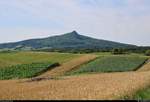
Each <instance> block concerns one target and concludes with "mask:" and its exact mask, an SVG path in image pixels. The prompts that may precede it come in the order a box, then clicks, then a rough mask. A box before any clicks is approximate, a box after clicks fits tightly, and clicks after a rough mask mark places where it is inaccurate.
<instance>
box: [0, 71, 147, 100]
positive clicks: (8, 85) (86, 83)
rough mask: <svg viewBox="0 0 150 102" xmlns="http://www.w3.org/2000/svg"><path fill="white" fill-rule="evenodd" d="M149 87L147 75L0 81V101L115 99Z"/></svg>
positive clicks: (133, 73) (99, 75)
mask: <svg viewBox="0 0 150 102" xmlns="http://www.w3.org/2000/svg"><path fill="white" fill-rule="evenodd" d="M149 84H150V72H122V73H105V74H91V75H81V76H69V77H64V78H63V79H52V80H43V81H37V82H36V81H33V82H22V80H11V81H7V80H6V81H0V90H1V91H0V99H15V100H16V99H17V100H25V99H29V100H34V99H37V100H47V99H65V100H66V99H82V100H85V99H118V98H119V97H121V96H125V95H127V94H133V93H134V92H136V91H137V90H138V89H141V88H143V87H146V86H147V85H149Z"/></svg>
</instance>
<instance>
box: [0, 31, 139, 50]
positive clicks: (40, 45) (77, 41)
mask: <svg viewBox="0 0 150 102" xmlns="http://www.w3.org/2000/svg"><path fill="white" fill-rule="evenodd" d="M132 47H136V46H135V45H130V44H124V43H118V42H113V41H108V40H102V39H95V38H91V37H87V36H83V35H80V34H79V33H77V32H76V31H73V32H70V33H66V34H63V35H60V36H52V37H47V38H41V39H30V40H24V41H19V42H13V43H3V44H0V49H4V48H8V49H24V48H26V49H94V48H96V49H105V48H132Z"/></svg>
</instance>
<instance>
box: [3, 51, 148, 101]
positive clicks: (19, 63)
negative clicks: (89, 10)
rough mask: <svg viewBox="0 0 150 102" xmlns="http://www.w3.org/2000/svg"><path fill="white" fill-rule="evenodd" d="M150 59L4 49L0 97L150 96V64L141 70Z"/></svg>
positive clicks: (125, 55) (103, 97)
mask: <svg viewBox="0 0 150 102" xmlns="http://www.w3.org/2000/svg"><path fill="white" fill-rule="evenodd" d="M148 59H149V57H148V56H144V55H142V54H123V55H113V54H111V53H90V54H73V53H57V52H34V51H17V52H0V87H1V88H2V89H1V92H0V98H2V99H60V98H61V99H101V98H102V99H119V98H120V97H123V98H122V99H130V97H128V96H127V95H129V96H132V97H131V99H145V98H146V99H150V97H149V95H148V94H149V88H145V87H148V86H149V84H150V83H148V80H149V75H150V74H149V70H150V68H148V67H150V66H149V65H148V66H146V69H147V71H144V72H140V71H139V72H138V70H139V69H142V67H143V68H144V69H145V67H144V66H143V65H147V63H149V62H148ZM53 73H54V76H53ZM62 73H63V74H62ZM41 74H42V75H43V76H40V75H41ZM55 75H57V76H55ZM11 79H12V80H11ZM141 79H142V80H141ZM33 80H34V81H33ZM38 80H41V81H38ZM30 82H31V83H30ZM8 83H12V85H8ZM6 84H7V85H6ZM31 84H32V87H29V86H30V85H31ZM12 87H14V89H13V90H12V89H11V88H12ZM143 88H144V90H142V89H143ZM20 89H22V90H20ZM139 89H140V90H139ZM8 90H9V91H8ZM26 90H32V92H30V91H26ZM109 90H110V92H109ZM81 91H82V92H81ZM41 92H42V93H45V94H41ZM3 93H6V94H3ZM19 93H21V95H20V94H19ZM135 93H136V94H135ZM31 94H32V95H33V96H34V97H32V95H31ZM10 95H12V96H10ZM118 95H122V96H118ZM141 95H142V96H141ZM141 97H142V98H141Z"/></svg>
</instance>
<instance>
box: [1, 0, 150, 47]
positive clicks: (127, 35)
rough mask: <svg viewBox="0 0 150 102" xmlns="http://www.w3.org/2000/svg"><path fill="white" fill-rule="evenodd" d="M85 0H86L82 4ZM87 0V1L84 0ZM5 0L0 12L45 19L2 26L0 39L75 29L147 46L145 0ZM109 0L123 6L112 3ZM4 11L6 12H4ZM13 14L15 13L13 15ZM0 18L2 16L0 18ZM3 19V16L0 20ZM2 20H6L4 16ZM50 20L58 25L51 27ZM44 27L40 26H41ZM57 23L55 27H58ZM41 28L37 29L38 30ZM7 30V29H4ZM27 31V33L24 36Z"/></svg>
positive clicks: (149, 12)
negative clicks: (25, 23)
mask: <svg viewBox="0 0 150 102" xmlns="http://www.w3.org/2000/svg"><path fill="white" fill-rule="evenodd" d="M85 1H86V3H85ZM87 1H89V2H87ZM109 1H110V2H106V1H105V0H59V1H58V0H13V1H10V0H5V1H0V12H1V13H0V15H1V16H2V15H4V17H6V18H7V17H9V16H11V17H12V19H14V18H17V17H19V19H20V18H21V19H22V24H24V21H23V20H24V19H27V18H28V19H30V20H29V25H30V23H31V22H30V21H33V20H35V21H37V22H38V21H41V22H42V21H43V20H44V21H48V22H50V25H47V27H46V28H44V27H45V26H46V25H44V24H41V25H40V26H39V27H37V26H38V25H37V26H36V27H35V26H30V27H29V26H23V25H15V24H14V25H15V27H13V26H12V27H9V28H7V27H1V29H0V33H1V34H5V35H7V36H8V35H9V36H14V37H10V38H9V39H8V38H7V37H6V36H5V35H2V36H1V34H0V36H1V38H2V39H0V42H4V41H5V40H3V39H6V41H15V40H19V39H26V38H30V37H31V38H36V37H45V36H48V35H53V34H62V33H65V32H69V31H72V30H77V31H78V32H81V33H82V34H88V36H92V37H96V38H100V39H108V40H114V41H119V42H124V43H132V44H138V45H149V44H150V40H149V39H148V38H150V34H149V33H150V29H149V26H150V20H149V18H150V7H149V6H150V4H148V3H145V2H146V0H124V1H122V0H120V1H119V0H109ZM112 1H117V2H121V3H122V5H123V4H124V6H118V5H119V4H118V5H114V4H113V2H112ZM6 11H7V12H6ZM13 13H14V15H12V14H13ZM0 18H1V17H0ZM2 20H3V19H2ZM4 20H5V19H4ZM53 22H56V23H57V25H56V26H55V27H52V26H53ZM0 25H1V26H2V24H0ZM17 26H18V27H17ZM41 26H43V27H42V28H40V27H41ZM57 26H58V27H57ZM39 28H40V29H39ZM7 29H9V30H7ZM10 33H11V34H10ZM25 34H27V35H25Z"/></svg>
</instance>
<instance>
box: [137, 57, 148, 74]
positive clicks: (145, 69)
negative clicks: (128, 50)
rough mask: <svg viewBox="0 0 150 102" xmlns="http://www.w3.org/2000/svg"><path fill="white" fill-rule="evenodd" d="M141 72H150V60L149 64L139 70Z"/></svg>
mask: <svg viewBox="0 0 150 102" xmlns="http://www.w3.org/2000/svg"><path fill="white" fill-rule="evenodd" d="M137 71H139V72H141V71H150V59H149V60H148V61H147V63H146V64H145V65H143V66H142V67H141V68H140V69H139V70H137Z"/></svg>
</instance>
